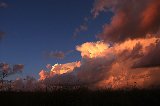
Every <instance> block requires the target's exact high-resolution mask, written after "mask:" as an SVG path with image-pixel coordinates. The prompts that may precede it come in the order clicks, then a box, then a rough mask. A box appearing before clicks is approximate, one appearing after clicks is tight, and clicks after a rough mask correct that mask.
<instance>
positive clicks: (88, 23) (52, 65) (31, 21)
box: [0, 0, 160, 89]
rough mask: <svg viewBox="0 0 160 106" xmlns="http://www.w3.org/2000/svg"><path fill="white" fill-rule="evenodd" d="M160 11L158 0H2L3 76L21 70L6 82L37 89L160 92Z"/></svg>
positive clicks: (0, 56) (0, 43)
mask: <svg viewBox="0 0 160 106" xmlns="http://www.w3.org/2000/svg"><path fill="white" fill-rule="evenodd" d="M159 10H160V1H159V0H141V1H140V0H67V1H66V0H63V1H62V0H37V1H36V0H32V1H31V0H23V1H22V0H14V1H13V0H12V1H11V0H3V1H1V0H0V14H1V16H0V62H1V64H0V70H1V72H2V73H6V74H8V73H9V72H11V73H12V72H13V73H15V72H19V71H21V70H22V69H23V72H22V73H21V74H16V75H12V76H9V77H8V78H9V79H13V78H17V76H19V77H22V78H28V80H27V81H29V82H31V83H32V85H33V86H34V85H35V84H34V83H35V82H36V83H37V84H38V85H39V82H41V81H42V84H44V85H46V86H48V84H49V83H51V84H52V85H54V84H56V83H57V81H58V83H59V84H60V83H61V84H62V85H63V84H73V85H74V84H81V85H82V84H83V85H86V84H87V85H88V86H90V87H91V86H92V87H93V86H94V87H98V88H99V87H100V88H102V87H104V88H106V86H107V87H109V88H125V87H128V86H129V87H131V86H133V85H135V84H136V86H138V87H140V88H142V87H146V88H149V87H152V86H153V85H154V86H159V85H160V78H159V75H160V55H159V54H160V13H159ZM5 63H6V64H5ZM11 66H13V69H12V68H11ZM1 75H2V74H1ZM26 76H32V77H34V78H36V79H37V81H34V80H33V78H30V77H26ZM19 81H20V82H23V79H17V80H15V82H17V83H18V82H19ZM135 82H136V83H135ZM24 83H25V82H24ZM21 85H23V84H21ZM40 85H41V84H40ZM27 86H28V85H26V87H27ZM29 86H30V85H29ZM31 88H35V87H31ZM22 89H23V88H22Z"/></svg>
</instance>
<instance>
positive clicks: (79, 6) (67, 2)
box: [0, 0, 109, 78]
mask: <svg viewBox="0 0 160 106" xmlns="http://www.w3.org/2000/svg"><path fill="white" fill-rule="evenodd" d="M3 2H6V3H7V4H8V7H7V8H2V9H0V14H1V16H0V31H4V32H5V33H6V34H5V37H4V38H3V39H2V41H0V61H1V62H6V63H9V64H12V65H13V64H19V63H21V64H24V65H25V69H24V71H23V76H26V75H33V76H35V77H36V78H38V73H39V71H40V70H41V69H44V68H45V66H46V64H52V65H54V64H55V63H66V62H72V61H77V60H80V58H81V56H80V53H79V52H77V51H75V46H76V45H80V44H82V43H84V42H88V41H96V40H98V39H96V37H95V35H96V34H97V33H99V32H100V31H101V30H102V25H103V24H104V23H106V22H107V21H109V16H107V15H104V14H102V15H100V16H99V17H98V18H97V19H90V20H89V21H88V22H87V25H88V30H87V31H85V32H80V33H79V35H78V37H77V38H76V39H73V33H74V31H75V29H76V28H77V27H78V26H79V25H81V24H82V23H83V22H84V17H86V16H91V13H90V12H91V9H92V7H93V3H94V0H3ZM107 17H108V18H107ZM69 50H74V51H73V52H71V53H70V54H68V55H67V56H66V57H65V58H64V59H56V58H49V59H48V58H45V55H44V54H45V53H46V52H50V51H64V52H65V51H69Z"/></svg>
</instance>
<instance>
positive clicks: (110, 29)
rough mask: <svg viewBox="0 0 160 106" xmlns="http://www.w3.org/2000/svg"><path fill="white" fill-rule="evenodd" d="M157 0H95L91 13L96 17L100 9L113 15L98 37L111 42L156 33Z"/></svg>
mask: <svg viewBox="0 0 160 106" xmlns="http://www.w3.org/2000/svg"><path fill="white" fill-rule="evenodd" d="M159 10H160V1H159V0H96V2H95V4H94V7H93V9H92V14H93V15H94V17H97V16H98V15H99V14H100V12H101V11H111V12H113V16H112V18H111V22H110V23H109V24H105V25H104V27H103V31H102V32H101V33H100V34H98V37H99V38H101V39H103V40H105V41H107V42H108V41H111V42H122V41H125V40H126V39H134V38H142V37H143V38H144V37H145V36H146V35H147V34H153V35H156V34H157V32H158V31H159V30H160V21H159V19H160V12H159Z"/></svg>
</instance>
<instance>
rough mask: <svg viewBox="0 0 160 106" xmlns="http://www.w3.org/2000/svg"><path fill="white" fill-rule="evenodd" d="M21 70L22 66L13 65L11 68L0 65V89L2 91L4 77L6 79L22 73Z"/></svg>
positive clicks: (7, 65) (6, 65)
mask: <svg viewBox="0 0 160 106" xmlns="http://www.w3.org/2000/svg"><path fill="white" fill-rule="evenodd" d="M23 68H24V65H23V64H15V65H13V67H12V68H11V67H10V65H9V64H7V63H0V89H3V87H4V78H5V77H8V76H10V75H13V74H15V73H19V72H22V70H23ZM5 82H9V81H5Z"/></svg>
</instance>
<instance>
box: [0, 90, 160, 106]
mask: <svg viewBox="0 0 160 106" xmlns="http://www.w3.org/2000/svg"><path fill="white" fill-rule="evenodd" d="M0 102H1V105H0V106H6V105H7V106H8V105H10V106H11V105H12V106H19V105H20V106H23V105H27V106H48V105H52V106H59V105H62V106H66V105H67V106H137V105H141V106H144V105H147V106H148V105H149V106H160V90H157V89H156V90H155V89H154V90H117V91H111V90H97V91H90V90H87V89H78V90H57V91H53V92H34V93H33V92H0ZM2 104H3V105H2Z"/></svg>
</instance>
